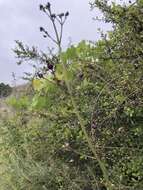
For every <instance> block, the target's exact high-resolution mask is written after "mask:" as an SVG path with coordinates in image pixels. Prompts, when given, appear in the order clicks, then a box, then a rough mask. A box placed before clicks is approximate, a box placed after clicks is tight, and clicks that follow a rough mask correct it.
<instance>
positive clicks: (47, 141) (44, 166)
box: [0, 0, 143, 190]
mask: <svg viewBox="0 0 143 190" xmlns="http://www.w3.org/2000/svg"><path fill="white" fill-rule="evenodd" d="M91 7H92V8H93V11H94V8H95V7H98V8H99V9H100V10H101V11H102V12H103V14H104V22H107V23H108V22H109V23H112V24H113V31H111V32H109V33H108V34H104V33H103V32H101V39H100V40H99V41H98V42H96V43H94V42H86V41H82V42H80V43H79V44H78V45H76V46H75V45H72V46H71V47H69V48H68V49H67V50H66V51H63V50H62V46H61V42H62V35H61V33H58V34H59V35H58V34H57V33H56V38H55V39H53V38H52V40H53V41H54V42H55V43H56V44H57V47H58V53H57V54H51V53H50V55H48V54H46V53H44V52H41V51H38V50H37V49H36V48H35V47H32V48H30V47H28V46H25V45H23V43H22V42H19V41H17V47H16V49H15V53H16V55H17V57H18V63H19V64H22V63H23V62H25V61H26V62H27V61H35V60H36V61H38V62H39V63H40V67H39V68H38V70H37V68H36V71H35V74H34V76H31V75H30V74H29V73H27V76H28V77H29V80H30V81H31V86H30V87H31V88H29V90H28V91H27V90H26V91H25V92H24V93H22V94H21V95H20V96H19V97H16V98H15V97H14V96H13V97H11V98H9V99H8V103H9V105H10V106H12V107H13V109H14V110H15V113H14V115H13V117H11V118H9V119H8V118H6V119H3V120H2V121H1V130H0V135H1V156H0V160H1V165H0V167H1V168H2V169H1V171H2V172H1V177H0V190H7V189H8V190H142V189H143V140H142V139H143V1H142V0H140V1H136V2H135V3H134V2H131V1H129V4H128V5H123V6H121V5H117V4H115V3H113V4H111V5H110V4H108V3H107V1H104V0H100V1H98V0H96V1H94V2H93V3H91ZM40 10H41V11H42V12H44V13H46V14H48V15H49V19H50V20H51V22H52V24H53V26H54V30H55V32H56V31H58V30H57V28H56V26H57V25H56V22H58V23H59V24H60V27H61V28H62V27H63V25H64V23H65V21H66V19H67V18H68V16H69V13H68V12H66V13H62V14H60V15H57V14H54V13H53V12H52V7H51V4H50V3H47V4H46V5H40ZM62 29H63V28H62ZM40 31H41V32H42V34H44V37H45V38H46V37H47V38H50V39H51V36H50V35H49V34H48V32H47V31H46V29H44V28H43V27H40ZM61 31H62V30H61ZM34 68H35V67H34Z"/></svg>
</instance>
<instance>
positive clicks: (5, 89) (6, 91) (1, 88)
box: [0, 83, 12, 97]
mask: <svg viewBox="0 0 143 190" xmlns="http://www.w3.org/2000/svg"><path fill="white" fill-rule="evenodd" d="M11 92H12V88H11V87H10V86H9V85H8V84H4V83H0V97H7V96H9V95H10V94H11Z"/></svg>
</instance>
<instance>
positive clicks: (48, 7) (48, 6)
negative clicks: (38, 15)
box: [46, 2, 51, 10]
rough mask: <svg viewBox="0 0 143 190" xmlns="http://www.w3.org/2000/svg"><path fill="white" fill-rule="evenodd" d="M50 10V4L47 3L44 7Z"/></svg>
mask: <svg viewBox="0 0 143 190" xmlns="http://www.w3.org/2000/svg"><path fill="white" fill-rule="evenodd" d="M50 8H51V4H50V3H49V2H48V3H47V5H46V9H48V10H50Z"/></svg>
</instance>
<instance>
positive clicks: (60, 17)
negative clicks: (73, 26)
mask: <svg viewBox="0 0 143 190" xmlns="http://www.w3.org/2000/svg"><path fill="white" fill-rule="evenodd" d="M39 8H40V10H41V11H43V12H44V13H45V14H46V15H47V16H48V17H49V19H50V21H51V23H52V25H53V29H54V32H55V38H54V37H53V36H52V35H50V34H49V32H48V31H47V30H45V29H44V28H43V27H40V32H42V33H43V37H44V38H47V37H48V38H49V39H50V40H52V41H53V42H54V43H55V44H56V45H57V47H58V54H59V57H60V56H61V53H62V36H63V27H64V24H65V21H66V20H67V17H68V16H69V12H66V13H61V14H55V13H53V12H52V7H51V4H50V3H49V2H48V3H47V4H46V5H42V4H40V6H39ZM57 24H59V25H60V31H59V30H58V26H57ZM60 62H61V64H62V66H63V73H64V78H65V83H66V86H67V89H68V92H69V94H70V98H71V101H72V105H73V108H74V112H75V114H76V116H77V118H78V120H79V123H80V126H81V129H82V131H83V133H84V136H85V138H86V141H87V143H88V146H89V148H90V150H91V152H92V153H93V155H94V157H95V159H96V160H97V161H98V164H99V166H100V168H101V170H102V173H103V177H104V179H105V181H106V186H107V188H108V189H109V190H112V189H113V185H112V183H111V182H110V180H109V176H108V171H107V169H106V167H105V163H104V162H103V161H101V159H100V157H99V156H98V154H97V152H96V147H95V146H94V145H93V143H92V140H91V138H90V137H89V135H88V133H87V131H86V127H85V125H84V119H83V118H82V117H81V115H80V112H79V110H78V107H77V105H76V102H75V100H74V97H73V93H72V88H71V86H70V82H69V80H68V72H67V67H66V64H67V63H66V62H64V61H63V60H62V58H60Z"/></svg>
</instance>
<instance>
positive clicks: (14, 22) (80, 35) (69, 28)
mask: <svg viewBox="0 0 143 190" xmlns="http://www.w3.org/2000/svg"><path fill="white" fill-rule="evenodd" d="M46 2H47V1H46V0H0V82H5V83H10V84H11V83H12V80H13V79H12V72H14V73H16V77H17V79H18V83H21V80H20V79H19V78H20V77H21V76H22V73H23V72H24V71H29V70H30V68H29V66H28V65H26V64H25V65H23V66H17V65H16V59H15V55H14V53H13V51H12V49H13V48H14V47H15V42H14V41H15V40H20V41H23V42H24V43H25V44H28V45H29V46H32V45H35V46H37V47H38V48H41V49H45V48H47V47H48V46H52V44H51V43H49V41H48V40H47V41H45V39H43V37H42V36H41V34H40V32H39V26H47V28H49V29H50V28H51V27H50V23H49V21H48V19H47V17H46V16H44V15H43V14H42V13H41V12H40V11H39V4H40V3H46ZM50 2H51V4H52V5H53V7H54V9H55V10H56V12H59V13H60V12H62V11H63V12H64V11H67V10H68V11H69V12H70V17H69V19H68V22H67V23H66V25H65V32H64V41H63V44H64V47H67V46H68V43H69V39H71V40H72V42H73V43H77V42H79V41H81V40H83V39H86V40H94V41H96V40H97V39H98V38H99V34H98V32H97V29H98V28H99V27H101V28H104V29H105V30H110V28H111V26H108V25H104V24H101V23H98V22H95V21H93V19H92V18H93V17H94V16H97V15H100V13H99V11H98V10H94V11H90V6H89V0H51V1H50Z"/></svg>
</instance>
